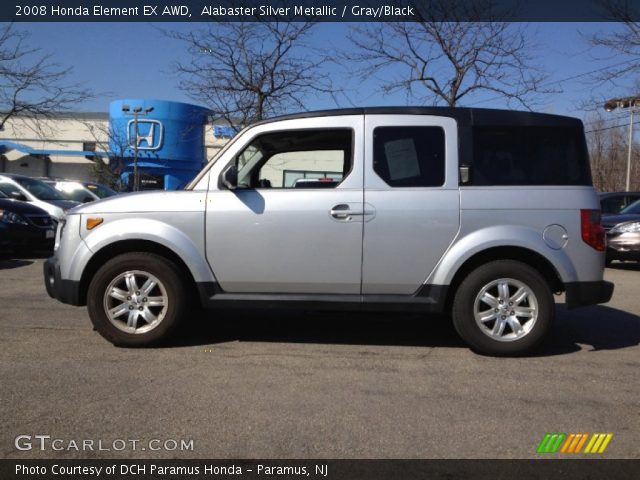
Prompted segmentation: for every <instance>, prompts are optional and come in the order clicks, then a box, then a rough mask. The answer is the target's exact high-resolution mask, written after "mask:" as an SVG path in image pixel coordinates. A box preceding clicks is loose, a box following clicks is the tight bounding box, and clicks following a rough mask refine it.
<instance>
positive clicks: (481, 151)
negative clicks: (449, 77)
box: [472, 127, 591, 185]
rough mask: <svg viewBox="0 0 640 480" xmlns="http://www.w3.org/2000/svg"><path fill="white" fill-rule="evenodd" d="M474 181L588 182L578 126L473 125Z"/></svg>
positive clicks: (548, 183) (580, 131)
mask: <svg viewBox="0 0 640 480" xmlns="http://www.w3.org/2000/svg"><path fill="white" fill-rule="evenodd" d="M472 172H473V173H472V175H473V176H472V183H473V184H474V185H591V173H590V170H589V158H588V155H587V151H586V145H585V142H584V135H583V133H582V130H581V129H578V128H567V127H476V128H474V130H473V169H472Z"/></svg>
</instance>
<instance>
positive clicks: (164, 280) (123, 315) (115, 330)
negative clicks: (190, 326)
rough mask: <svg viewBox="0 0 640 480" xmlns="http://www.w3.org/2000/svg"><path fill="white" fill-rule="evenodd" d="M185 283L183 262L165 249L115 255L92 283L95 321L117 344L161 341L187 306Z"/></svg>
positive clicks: (89, 294)
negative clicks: (170, 256)
mask: <svg viewBox="0 0 640 480" xmlns="http://www.w3.org/2000/svg"><path fill="white" fill-rule="evenodd" d="M184 284H185V282H184V281H183V278H182V275H181V272H180V270H179V268H178V267H177V266H176V265H175V264H173V263H172V262H170V261H169V260H167V259H166V258H164V257H162V256H160V255H156V254H152V253H145V252H135V253H126V254H122V255H119V256H117V257H114V258H113V259H111V260H109V261H108V262H106V263H105V264H104V265H103V266H102V267H100V269H98V271H97V272H96V274H95V275H94V277H93V279H92V280H91V283H90V284H89V289H88V291H87V308H88V310H89V316H90V317H91V322H92V323H93V325H94V327H95V328H96V330H97V331H98V332H99V333H100V334H101V335H102V336H103V337H104V338H106V339H107V340H109V341H110V342H111V343H113V344H114V345H117V346H121V347H143V346H152V345H156V344H158V343H159V342H161V341H163V340H165V339H166V338H167V337H168V336H169V334H170V333H171V332H172V331H173V330H174V329H175V327H176V326H177V325H178V323H179V321H180V319H181V317H182V316H183V315H184V313H185V311H186V300H187V292H186V291H185V286H184Z"/></svg>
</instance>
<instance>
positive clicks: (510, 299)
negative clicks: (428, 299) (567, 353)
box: [452, 260, 555, 355]
mask: <svg viewBox="0 0 640 480" xmlns="http://www.w3.org/2000/svg"><path fill="white" fill-rule="evenodd" d="M554 314H555V305H554V301H553V294H552V292H551V289H550V288H549V285H548V284H547V282H546V281H545V279H544V277H543V276H542V275H541V274H540V273H539V272H538V271H537V270H535V269H534V268H532V267H530V266H529V265H527V264H524V263H522V262H518V261H514V260H498V261H494V262H490V263H487V264H485V265H482V266H480V267H478V268H477V269H476V270H474V271H472V272H471V273H470V274H469V275H468V276H467V278H465V279H464V280H463V281H462V283H461V284H460V286H459V288H458V290H457V292H456V294H455V297H454V303H453V308H452V316H453V323H454V326H455V328H456V330H457V331H458V333H459V335H460V336H461V337H462V338H463V339H464V340H465V341H466V342H467V343H468V344H469V345H470V346H471V347H472V348H473V349H474V350H476V351H478V352H479V353H484V354H488V355H519V354H523V353H526V352H527V351H529V350H531V349H532V348H533V347H535V346H536V345H537V344H538V343H540V342H541V341H542V339H543V338H544V336H545V335H546V333H547V332H548V331H549V328H550V326H551V323H552V322H553V318H554Z"/></svg>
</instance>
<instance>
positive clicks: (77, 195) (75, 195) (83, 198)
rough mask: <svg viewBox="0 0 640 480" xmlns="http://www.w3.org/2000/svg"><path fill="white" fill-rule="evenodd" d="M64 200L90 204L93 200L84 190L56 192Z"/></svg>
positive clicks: (75, 189)
mask: <svg viewBox="0 0 640 480" xmlns="http://www.w3.org/2000/svg"><path fill="white" fill-rule="evenodd" d="M58 192H59V193H60V195H62V196H63V197H64V199H65V200H73V201H74V202H80V203H84V202H92V201H93V200H94V198H93V197H92V196H91V195H90V194H89V192H87V191H86V190H85V189H84V188H74V189H66V190H58Z"/></svg>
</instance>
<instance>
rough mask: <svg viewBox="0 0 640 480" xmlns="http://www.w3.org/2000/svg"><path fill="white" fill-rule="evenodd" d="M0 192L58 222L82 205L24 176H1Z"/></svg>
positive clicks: (44, 184) (50, 187)
mask: <svg viewBox="0 0 640 480" xmlns="http://www.w3.org/2000/svg"><path fill="white" fill-rule="evenodd" d="M0 191H2V192H3V193H4V194H5V195H7V196H8V197H9V198H13V199H15V200H22V201H24V202H29V203H31V204H32V205H35V206H36V207H40V208H41V209H43V210H45V211H46V212H47V213H48V214H49V215H50V216H51V218H53V220H54V221H56V222H60V220H61V219H62V218H63V217H64V216H65V214H66V212H67V210H69V209H71V208H73V207H76V206H78V205H80V203H79V202H73V201H70V200H65V199H64V197H63V196H62V195H61V194H60V192H58V191H57V190H56V189H55V188H53V187H52V186H50V185H47V184H46V183H45V182H43V181H42V180H38V179H36V178H31V177H27V176H24V175H14V174H8V173H7V174H2V175H0Z"/></svg>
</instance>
